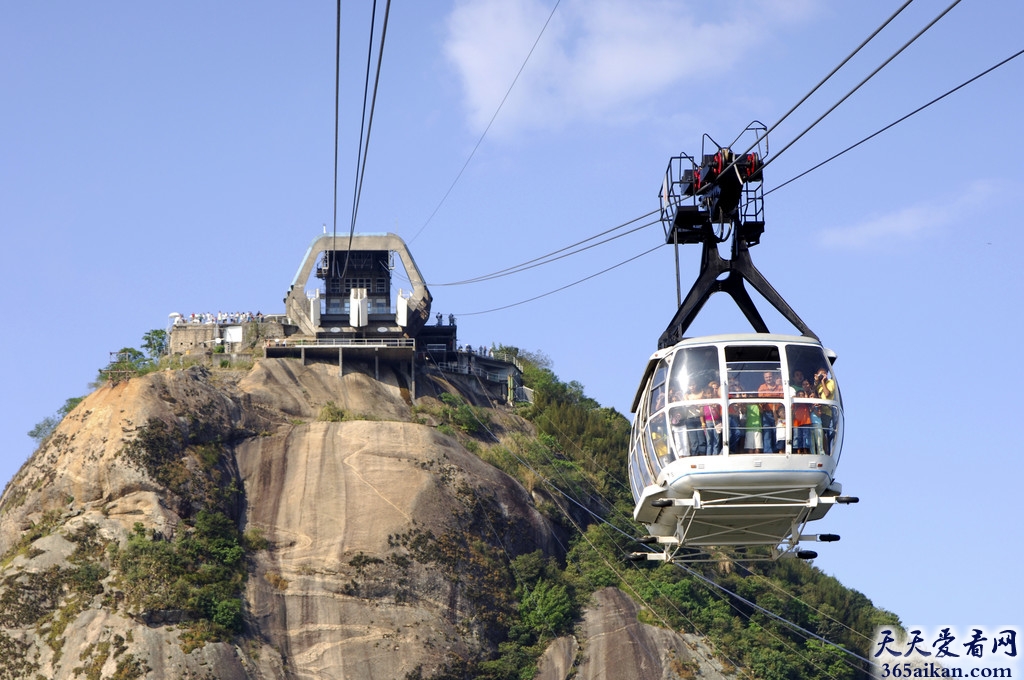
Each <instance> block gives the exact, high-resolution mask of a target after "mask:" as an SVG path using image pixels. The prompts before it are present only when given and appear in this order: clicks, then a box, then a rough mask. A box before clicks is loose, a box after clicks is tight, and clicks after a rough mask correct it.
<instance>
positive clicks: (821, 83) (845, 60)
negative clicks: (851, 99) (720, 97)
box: [729, 0, 914, 153]
mask: <svg viewBox="0 0 1024 680" xmlns="http://www.w3.org/2000/svg"><path fill="white" fill-rule="evenodd" d="M913 1H914V0H907V1H906V2H904V3H903V4H902V5H901V6H900V7H899V8H898V9H897V10H896V11H895V12H893V13H892V15H891V16H890V17H889V18H888V19H886V20H885V21H884V22H882V24H881V25H880V26H879V27H878V28H876V29H875V30H874V31H873V32H872V33H871V35H869V36H868V37H867V38H865V39H864V41H863V42H862V43H861V44H860V45H857V48H856V49H854V50H853V52H850V54H848V55H847V56H846V58H845V59H843V60H842V61H841V62H839V63H838V64H837V65H836V66H835V68H833V69H832V70H831V71H829V73H828V75H826V76H825V77H824V78H822V79H821V80H820V81H818V84H817V85H815V86H814V87H812V88H811V90H810V91H809V92H808V93H807V94H805V95H804V96H803V97H802V98H801V99H800V101H798V102H797V103H796V104H793V106H792V107H791V108H790V109H789V111H786V113H784V114H783V115H782V118H779V119H778V120H777V121H775V122H774V123H773V124H772V126H771V127H769V128H768V129H767V130H765V134H766V135H767V134H768V133H769V132H771V131H773V130H775V128H777V127H779V125H781V124H782V122H783V121H784V120H786V119H787V118H789V116H790V114H791V113H793V112H794V111H796V110H797V109H798V108H799V107H800V106H801V105H802V104H803V103H804V102H806V101H807V100H808V99H810V97H811V95H812V94H814V93H815V92H817V91H818V88H820V87H821V86H822V85H824V84H825V83H826V82H828V81H829V79H831V78H832V76H834V75H835V74H836V73H837V72H838V71H839V69H841V68H842V67H843V66H846V63H847V62H848V61H850V60H851V59H853V57H854V56H856V54H857V53H858V52H860V51H861V50H862V49H864V46H865V45H867V44H868V43H869V42H871V41H872V40H874V38H875V36H877V35H878V34H879V33H881V32H882V29H884V28H885V27H886V26H888V25H889V24H890V23H891V22H892V20H893V19H895V18H896V17H897V16H899V14H900V13H901V12H902V11H903V10H905V9H906V8H907V6H908V5H910V3H912V2H913ZM741 135H742V133H741ZM739 139H740V137H739V136H737V137H736V139H734V140H733V141H732V144H730V145H729V147H730V148H731V147H732V145H733V144H735V143H736V142H738V141H739ZM754 146H756V144H754V145H753V146H751V147H750V148H749V149H747V150H746V152H744V153H750V152H751V151H752V150H753V148H754Z"/></svg>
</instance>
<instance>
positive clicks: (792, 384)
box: [789, 368, 804, 396]
mask: <svg viewBox="0 0 1024 680" xmlns="http://www.w3.org/2000/svg"><path fill="white" fill-rule="evenodd" d="M803 384H804V372H803V371H801V370H800V369H799V368H798V369H796V370H795V371H793V375H792V376H791V377H790V379H789V393H790V394H791V395H793V396H796V391H797V390H799V389H800V388H801V387H802V386H803Z"/></svg>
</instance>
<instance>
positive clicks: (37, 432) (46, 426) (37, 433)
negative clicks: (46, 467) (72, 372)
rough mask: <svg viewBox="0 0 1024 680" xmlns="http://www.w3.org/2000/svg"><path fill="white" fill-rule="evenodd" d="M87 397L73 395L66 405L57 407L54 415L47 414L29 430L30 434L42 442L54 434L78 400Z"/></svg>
mask: <svg viewBox="0 0 1024 680" xmlns="http://www.w3.org/2000/svg"><path fill="white" fill-rule="evenodd" d="M84 398H85V397H71V398H70V399H68V400H67V401H65V402H64V405H63V406H61V407H60V408H59V409H57V412H56V413H54V414H53V415H52V416H46V417H45V418H43V419H42V420H40V421H39V422H38V423H36V425H35V427H33V428H32V429H31V430H29V431H28V436H29V437H32V439H35V440H36V444H42V443H43V440H45V439H46V438H47V437H49V436H50V435H51V434H53V431H54V430H55V429H57V426H58V425H60V421H62V420H64V416H66V415H67V414H69V413H71V412H72V411H73V410H74V409H75V407H76V406H78V402H80V401H82V399H84Z"/></svg>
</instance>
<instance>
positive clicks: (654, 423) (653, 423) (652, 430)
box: [647, 414, 675, 467]
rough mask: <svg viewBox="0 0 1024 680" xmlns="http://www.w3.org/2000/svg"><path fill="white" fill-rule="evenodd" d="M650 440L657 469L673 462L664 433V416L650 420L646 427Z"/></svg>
mask: <svg viewBox="0 0 1024 680" xmlns="http://www.w3.org/2000/svg"><path fill="white" fill-rule="evenodd" d="M647 432H648V433H649V435H650V438H651V451H653V452H654V455H655V457H656V459H657V463H658V466H659V467H664V466H665V465H668V464H669V463H671V462H672V461H674V460H675V456H674V455H673V454H672V451H671V450H670V449H669V445H668V434H667V432H666V431H665V415H664V414H658V415H656V416H654V417H652V418H651V420H650V423H649V425H648V427H647Z"/></svg>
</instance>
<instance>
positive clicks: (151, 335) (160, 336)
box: [142, 328, 168, 361]
mask: <svg viewBox="0 0 1024 680" xmlns="http://www.w3.org/2000/svg"><path fill="white" fill-rule="evenodd" d="M167 342H168V338H167V331H165V330H163V329H162V328H154V329H153V330H151V331H149V332H148V333H146V334H145V335H143V336H142V349H144V350H146V354H147V355H148V356H149V358H150V359H152V360H154V361H155V360H157V359H159V358H160V357H161V356H163V354H164V353H166V352H167Z"/></svg>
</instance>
